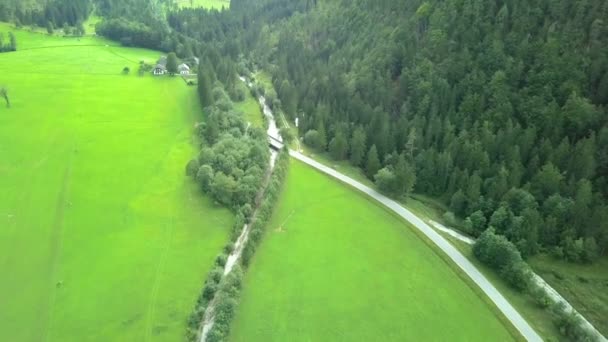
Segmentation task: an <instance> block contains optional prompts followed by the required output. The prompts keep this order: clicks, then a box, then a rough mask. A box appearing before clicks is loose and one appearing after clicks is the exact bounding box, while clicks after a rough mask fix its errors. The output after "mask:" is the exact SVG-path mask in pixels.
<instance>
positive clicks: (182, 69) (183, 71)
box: [177, 63, 190, 75]
mask: <svg viewBox="0 0 608 342" xmlns="http://www.w3.org/2000/svg"><path fill="white" fill-rule="evenodd" d="M177 71H179V74H180V75H190V67H189V66H188V65H186V64H185V63H182V64H180V65H179V66H178V67H177Z"/></svg>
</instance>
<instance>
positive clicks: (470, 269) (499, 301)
mask: <svg viewBox="0 0 608 342" xmlns="http://www.w3.org/2000/svg"><path fill="white" fill-rule="evenodd" d="M273 145H274V144H273ZM277 145H278V144H277ZM275 147H279V146H275ZM289 155H290V156H291V157H292V158H294V159H297V160H299V161H301V162H303V163H305V164H308V165H310V166H312V167H314V168H315V169H317V170H319V171H321V172H323V173H325V174H327V175H329V176H331V177H334V178H336V179H338V180H339V181H341V182H343V183H345V184H348V185H350V186H352V187H354V188H355V189H357V190H359V191H361V192H363V193H365V194H366V195H368V196H370V197H372V198H373V199H375V200H376V201H378V202H380V203H382V204H383V205H384V206H386V207H387V208H389V209H390V210H392V211H393V212H395V213H396V214H397V215H399V216H401V217H402V218H404V219H405V220H406V221H408V222H409V223H411V224H412V225H413V226H414V227H416V228H417V229H418V230H420V231H421V232H422V233H423V234H424V235H425V236H426V237H427V238H428V239H429V240H431V241H432V242H433V243H434V244H435V245H436V246H437V247H439V248H440V249H441V250H442V251H443V252H444V253H445V254H446V255H447V256H448V257H450V259H452V261H454V263H455V264H456V265H458V267H460V269H462V270H463V271H464V273H466V274H467V275H468V276H469V278H471V280H473V281H474V282H475V284H477V286H479V288H480V289H481V290H482V291H483V292H484V293H485V294H486V295H487V296H488V298H490V300H492V302H494V304H495V305H496V307H498V309H499V310H500V311H501V312H502V313H503V314H504V316H505V317H506V318H507V319H508V320H509V321H511V323H512V324H513V326H514V327H515V328H516V329H517V330H518V331H519V333H520V334H521V335H522V336H523V337H524V338H525V339H526V340H528V341H542V338H541V337H540V336H539V335H538V334H537V333H536V331H534V329H533V328H532V327H531V326H530V325H529V324H528V322H526V320H525V319H524V318H523V317H522V316H521V315H520V314H519V312H517V310H515V308H514V307H513V306H512V305H511V304H510V303H509V302H508V301H507V300H506V299H505V297H503V295H502V294H500V292H498V290H497V289H496V288H495V287H494V285H492V284H491V283H490V281H488V279H486V277H485V276H484V275H483V274H481V272H479V271H478V270H477V268H476V267H475V266H474V265H473V264H472V263H471V262H470V261H469V260H468V259H467V258H466V257H465V256H463V255H462V254H461V253H460V252H459V251H458V250H457V249H456V248H455V247H453V246H452V245H451V244H450V243H449V242H448V241H447V240H446V239H445V238H443V237H442V236H441V235H439V233H437V232H436V231H435V230H434V229H433V228H431V227H430V226H429V225H427V224H426V223H425V222H424V221H422V220H421V219H420V218H418V217H417V216H416V215H414V214H413V213H412V212H410V211H409V210H407V209H405V208H404V207H402V206H401V205H400V204H399V203H397V202H395V201H394V200H392V199H390V198H388V197H386V196H384V195H382V194H381V193H379V192H377V191H376V190H374V189H372V188H370V187H368V186H365V185H363V184H361V183H359V182H357V181H356V180H354V179H352V178H350V177H348V176H346V175H343V174H341V173H340V172H337V171H336V170H334V169H332V168H330V167H327V166H325V165H323V164H321V163H319V162H317V161H315V160H313V159H311V158H309V157H307V156H305V155H303V154H302V153H300V152H296V151H289Z"/></svg>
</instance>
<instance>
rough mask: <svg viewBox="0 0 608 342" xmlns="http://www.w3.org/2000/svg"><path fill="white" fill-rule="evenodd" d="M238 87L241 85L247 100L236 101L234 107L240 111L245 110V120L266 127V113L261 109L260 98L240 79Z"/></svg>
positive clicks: (256, 125)
mask: <svg viewBox="0 0 608 342" xmlns="http://www.w3.org/2000/svg"><path fill="white" fill-rule="evenodd" d="M237 87H240V88H241V89H243V91H244V92H245V94H246V96H245V100H244V101H241V102H235V103H234V108H235V109H236V110H238V111H241V112H243V114H244V115H245V120H246V121H247V122H249V123H251V124H252V125H253V126H255V127H262V128H263V127H264V119H263V117H264V114H263V113H262V109H260V104H259V103H258V100H257V99H256V98H255V97H253V96H252V95H251V92H250V91H249V88H248V87H247V85H246V84H245V83H244V82H241V81H238V83H237Z"/></svg>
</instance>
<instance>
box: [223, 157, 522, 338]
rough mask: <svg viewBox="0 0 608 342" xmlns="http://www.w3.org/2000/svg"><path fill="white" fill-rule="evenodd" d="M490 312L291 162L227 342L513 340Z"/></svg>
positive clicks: (352, 200)
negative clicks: (229, 341)
mask: <svg viewBox="0 0 608 342" xmlns="http://www.w3.org/2000/svg"><path fill="white" fill-rule="evenodd" d="M494 310H495V309H494V308H492V307H490V306H489V305H488V304H487V303H486V302H485V301H484V300H483V299H482V298H480V297H479V296H478V295H477V293H476V292H475V291H474V290H473V289H472V288H470V287H469V285H467V283H465V282H464V281H463V280H462V279H461V278H460V276H459V275H458V274H457V273H456V272H455V271H454V269H453V268H452V267H450V266H449V265H448V264H446V262H445V261H444V259H442V258H441V257H440V256H439V255H437V254H436V253H435V251H434V250H433V249H432V248H431V247H429V246H428V245H427V244H426V243H425V241H423V240H421V238H420V237H419V236H418V235H417V234H416V233H415V232H414V231H413V228H411V227H410V226H409V225H408V224H407V223H405V222H404V221H402V220H401V219H399V218H398V217H395V216H393V215H392V214H391V213H389V212H388V211H386V210H385V209H384V208H383V207H380V206H379V205H378V204H377V203H376V202H374V201H373V200H371V199H368V198H367V197H365V196H364V195H362V194H360V193H358V192H356V191H355V190H352V189H351V188H348V187H346V186H344V185H342V184H340V183H338V182H336V181H334V180H332V179H330V178H329V177H327V176H325V175H322V174H320V173H318V172H316V171H314V170H313V169H311V168H309V167H308V166H305V165H303V164H301V163H299V162H295V161H292V165H291V170H290V174H289V176H288V177H287V180H286V184H285V188H284V191H283V193H282V195H281V199H280V201H279V205H278V206H277V208H276V209H275V213H274V215H273V218H272V219H271V222H270V224H269V225H268V227H267V233H266V236H265V237H264V241H263V242H262V244H261V246H260V248H259V249H258V251H257V252H256V255H255V257H254V259H253V262H252V264H251V266H250V269H249V270H248V272H247V274H246V276H245V281H244V290H243V294H242V301H241V303H240V306H239V309H238V310H237V314H236V318H235V320H234V322H233V326H232V332H231V336H230V340H231V341H442V340H443V341H509V340H513V339H514V338H513V337H512V336H511V335H510V333H509V329H508V328H507V327H506V326H504V325H503V323H502V321H501V320H500V319H499V318H498V317H497V316H496V315H495V311H494Z"/></svg>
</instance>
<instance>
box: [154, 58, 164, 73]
mask: <svg viewBox="0 0 608 342" xmlns="http://www.w3.org/2000/svg"><path fill="white" fill-rule="evenodd" d="M152 73H153V74H154V75H155V76H160V75H164V74H166V73H167V57H166V56H161V57H160V58H159V59H158V62H156V66H155V67H154V69H152Z"/></svg>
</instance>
